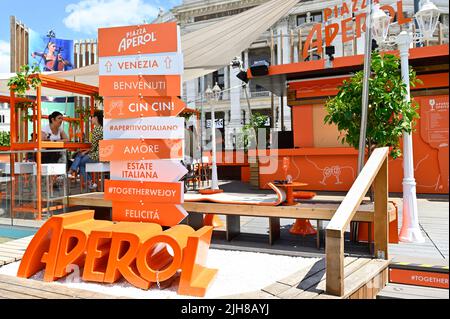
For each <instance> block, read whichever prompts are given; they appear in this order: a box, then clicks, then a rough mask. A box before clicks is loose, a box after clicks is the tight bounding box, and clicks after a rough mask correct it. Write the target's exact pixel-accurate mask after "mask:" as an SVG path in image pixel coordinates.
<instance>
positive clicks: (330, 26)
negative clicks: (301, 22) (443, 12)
mask: <svg viewBox="0 0 450 319" xmlns="http://www.w3.org/2000/svg"><path fill="white" fill-rule="evenodd" d="M373 3H379V0H374V1H373ZM380 8H381V10H384V11H386V12H388V14H389V16H390V17H391V19H394V18H395V17H397V23H398V24H399V25H403V24H406V23H409V22H411V21H412V18H407V17H405V16H404V14H403V1H402V0H398V1H397V3H396V4H395V5H382V6H381V7H380ZM364 10H367V1H366V0H352V1H343V2H342V3H341V4H340V5H336V6H333V7H328V8H325V9H324V10H323V20H324V23H316V24H315V25H314V26H313V27H312V30H311V31H310V33H309V35H308V37H307V38H306V41H305V48H304V50H303V59H306V58H307V57H308V55H309V54H310V51H311V50H312V49H313V48H316V49H317V53H319V54H322V50H323V42H324V41H325V46H331V45H332V43H333V41H334V40H336V37H337V36H338V34H342V43H346V42H350V41H353V40H355V39H358V38H360V37H361V36H362V35H363V32H365V30H366V12H365V11H364ZM359 12H361V13H359ZM349 14H351V15H352V16H353V15H354V17H352V16H350V17H348V18H344V17H345V16H348V15H349ZM352 21H354V28H355V30H353V23H352ZM323 34H325V37H324V36H323Z"/></svg>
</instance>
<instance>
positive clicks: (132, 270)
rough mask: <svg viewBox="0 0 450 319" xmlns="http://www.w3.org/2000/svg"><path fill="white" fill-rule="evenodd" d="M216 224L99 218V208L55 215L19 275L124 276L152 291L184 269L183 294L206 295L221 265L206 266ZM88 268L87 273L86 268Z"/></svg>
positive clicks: (102, 280)
mask: <svg viewBox="0 0 450 319" xmlns="http://www.w3.org/2000/svg"><path fill="white" fill-rule="evenodd" d="M212 229H213V228H212V227H210V226H206V227H203V228H201V229H199V230H198V231H195V230H194V229H192V228H191V227H190V226H187V225H176V226H174V227H172V228H169V229H167V230H165V231H163V229H162V227H161V225H159V224H156V223H135V222H110V221H104V220H94V211H79V212H74V213H69V214H62V215H57V216H53V217H51V218H50V219H49V220H48V221H47V222H46V223H45V224H44V225H42V226H41V227H40V228H39V230H38V232H37V233H36V235H35V236H34V237H33V239H32V240H31V242H30V244H29V245H28V247H27V250H26V251H25V254H24V255H23V258H22V261H21V263H20V266H19V270H18V272H17V276H18V277H22V278H30V277H31V276H33V275H35V274H36V273H37V272H39V271H44V280H45V281H55V280H58V279H60V278H63V277H66V276H67V277H72V280H74V279H79V278H74V277H76V276H79V277H81V279H82V280H83V281H87V282H97V283H108V284H111V283H115V282H117V281H119V280H121V279H122V278H124V279H125V280H126V281H128V282H129V283H130V284H132V285H133V286H135V287H138V288H140V289H145V290H148V289H150V287H151V285H152V284H153V283H157V284H159V282H162V281H165V280H168V279H170V278H171V277H173V276H174V275H176V274H177V273H178V272H180V271H181V273H180V281H179V284H178V294H180V295H189V296H196V297H203V296H204V295H205V294H206V291H207V289H208V287H209V286H210V284H211V283H212V281H213V280H214V278H215V276H216V274H217V270H216V269H209V268H207V267H206V259H207V254H208V250H209V246H210V243H211V235H212ZM81 269H82V272H81Z"/></svg>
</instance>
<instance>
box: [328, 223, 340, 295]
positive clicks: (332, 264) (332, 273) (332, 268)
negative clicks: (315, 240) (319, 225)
mask: <svg viewBox="0 0 450 319" xmlns="http://www.w3.org/2000/svg"><path fill="white" fill-rule="evenodd" d="M325 252H326V292H327V294H329V295H335V296H339V297H340V296H343V295H344V236H343V234H342V233H341V232H339V231H330V230H327V232H326V246H325Z"/></svg>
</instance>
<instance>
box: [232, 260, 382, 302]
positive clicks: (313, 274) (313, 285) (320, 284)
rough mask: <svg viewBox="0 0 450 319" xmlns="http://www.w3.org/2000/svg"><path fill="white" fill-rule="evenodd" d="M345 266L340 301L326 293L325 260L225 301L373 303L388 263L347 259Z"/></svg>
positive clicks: (379, 289) (380, 287)
mask: <svg viewBox="0 0 450 319" xmlns="http://www.w3.org/2000/svg"><path fill="white" fill-rule="evenodd" d="M344 265H345V268H344V277H345V279H344V286H345V291H344V295H343V296H342V297H336V296H331V295H328V294H326V293H325V288H326V268H325V259H321V260H319V261H318V262H317V263H315V264H314V265H312V266H309V267H307V268H304V269H302V270H300V271H298V272H296V273H295V274H292V275H290V276H289V277H287V278H284V279H282V280H278V281H277V282H275V283H274V284H272V285H270V286H267V287H265V288H263V289H262V290H260V291H256V292H251V293H245V294H240V295H234V296H227V297H225V298H231V299H241V298H268V299H374V298H375V297H376V295H377V294H378V292H379V291H381V289H383V288H384V287H385V285H386V283H387V279H388V271H387V267H388V265H389V261H387V260H379V259H368V258H356V257H346V258H345V259H344Z"/></svg>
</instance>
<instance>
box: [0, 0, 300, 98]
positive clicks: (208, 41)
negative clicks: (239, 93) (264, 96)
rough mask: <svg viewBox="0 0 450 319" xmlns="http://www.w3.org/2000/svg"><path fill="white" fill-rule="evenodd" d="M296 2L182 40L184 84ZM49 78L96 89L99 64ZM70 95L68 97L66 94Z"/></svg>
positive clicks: (274, 3)
mask: <svg viewBox="0 0 450 319" xmlns="http://www.w3.org/2000/svg"><path fill="white" fill-rule="evenodd" d="M298 2H299V0H283V1H280V0H271V1H268V2H266V3H264V4H262V5H260V6H257V7H255V8H252V9H250V10H247V11H245V12H243V13H240V14H238V15H235V16H232V17H230V18H228V19H225V20H221V21H218V22H216V23H213V24H210V25H209V26H207V27H205V28H202V29H200V30H197V31H193V32H191V33H188V34H185V35H183V36H182V37H181V43H182V44H181V46H182V51H183V54H184V66H185V68H184V74H183V80H184V81H189V80H192V79H195V78H198V77H201V76H203V75H206V74H209V73H211V72H214V71H216V70H218V69H220V68H223V67H224V66H226V65H228V64H229V63H230V62H231V60H232V59H233V58H234V57H235V56H237V55H240V54H241V52H242V51H244V50H245V49H246V48H248V47H249V46H250V45H251V44H252V43H253V42H254V41H256V40H257V39H258V38H259V36H260V35H261V34H262V33H263V32H265V31H266V30H268V29H269V28H270V27H271V26H272V25H274V24H275V23H276V22H277V21H278V20H280V19H281V18H282V17H283V16H284V15H286V13H288V12H289V10H291V9H292V8H293V7H294V6H295V5H296V4H297V3H298ZM48 74H50V75H52V76H55V77H60V78H64V79H68V80H72V81H76V82H80V83H84V84H89V85H94V86H98V64H94V65H90V66H86V67H83V68H78V69H74V70H70V71H64V72H49V73H48ZM13 75H14V74H0V94H1V95H9V90H8V86H7V82H8V79H9V78H10V77H11V76H13ZM42 94H43V95H45V96H67V92H64V93H63V94H62V92H60V91H55V90H49V89H46V88H44V89H43V92H42ZM69 95H70V94H69Z"/></svg>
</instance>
